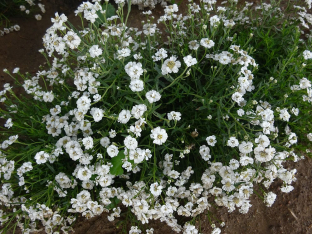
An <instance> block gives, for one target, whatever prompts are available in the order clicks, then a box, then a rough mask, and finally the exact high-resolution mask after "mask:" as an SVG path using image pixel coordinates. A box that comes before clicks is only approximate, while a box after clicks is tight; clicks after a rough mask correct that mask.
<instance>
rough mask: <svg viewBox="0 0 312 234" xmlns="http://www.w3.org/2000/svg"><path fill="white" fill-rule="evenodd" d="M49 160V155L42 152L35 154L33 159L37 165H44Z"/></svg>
mask: <svg viewBox="0 0 312 234" xmlns="http://www.w3.org/2000/svg"><path fill="white" fill-rule="evenodd" d="M48 158H49V154H47V153H46V152H44V151H40V152H38V153H37V154H36V156H35V159H36V163H37V164H42V163H45V162H46V161H47V160H48Z"/></svg>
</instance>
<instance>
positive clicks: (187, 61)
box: [183, 55, 197, 67]
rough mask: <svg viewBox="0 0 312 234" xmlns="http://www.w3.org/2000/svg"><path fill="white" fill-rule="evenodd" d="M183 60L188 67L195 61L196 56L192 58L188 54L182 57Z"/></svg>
mask: <svg viewBox="0 0 312 234" xmlns="http://www.w3.org/2000/svg"><path fill="white" fill-rule="evenodd" d="M183 60H184V62H185V64H186V66H188V67H190V66H192V65H194V64H196V63H197V60H196V58H193V57H192V56H191V55H188V56H186V57H184V58H183Z"/></svg>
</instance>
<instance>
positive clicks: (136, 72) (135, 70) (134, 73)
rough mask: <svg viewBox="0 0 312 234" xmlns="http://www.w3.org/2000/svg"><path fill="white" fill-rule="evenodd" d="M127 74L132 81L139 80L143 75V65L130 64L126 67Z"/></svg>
mask: <svg viewBox="0 0 312 234" xmlns="http://www.w3.org/2000/svg"><path fill="white" fill-rule="evenodd" d="M125 71H126V73H127V74H128V75H129V76H130V78H131V80H136V79H139V78H140V76H141V75H142V74H143V69H142V64H141V63H136V62H129V63H127V65H126V66H125Z"/></svg>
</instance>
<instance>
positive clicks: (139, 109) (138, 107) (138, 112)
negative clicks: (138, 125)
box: [131, 104, 147, 119]
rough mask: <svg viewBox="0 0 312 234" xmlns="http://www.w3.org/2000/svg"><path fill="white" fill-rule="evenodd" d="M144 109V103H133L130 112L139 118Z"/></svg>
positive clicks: (145, 107) (145, 108)
mask: <svg viewBox="0 0 312 234" xmlns="http://www.w3.org/2000/svg"><path fill="white" fill-rule="evenodd" d="M146 110H147V106H146V105H145V104H139V105H135V106H133V107H132V110H131V114H132V115H133V117H134V118H136V119H140V118H141V117H142V115H143V114H144V112H145V111H146Z"/></svg>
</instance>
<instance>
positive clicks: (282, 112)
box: [279, 108, 291, 122]
mask: <svg viewBox="0 0 312 234" xmlns="http://www.w3.org/2000/svg"><path fill="white" fill-rule="evenodd" d="M279 117H280V118H281V119H282V120H284V121H287V122H288V121H289V118H290V117H291V116H290V114H289V113H288V111H287V109H286V108H284V109H282V110H280V115H279Z"/></svg>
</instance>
